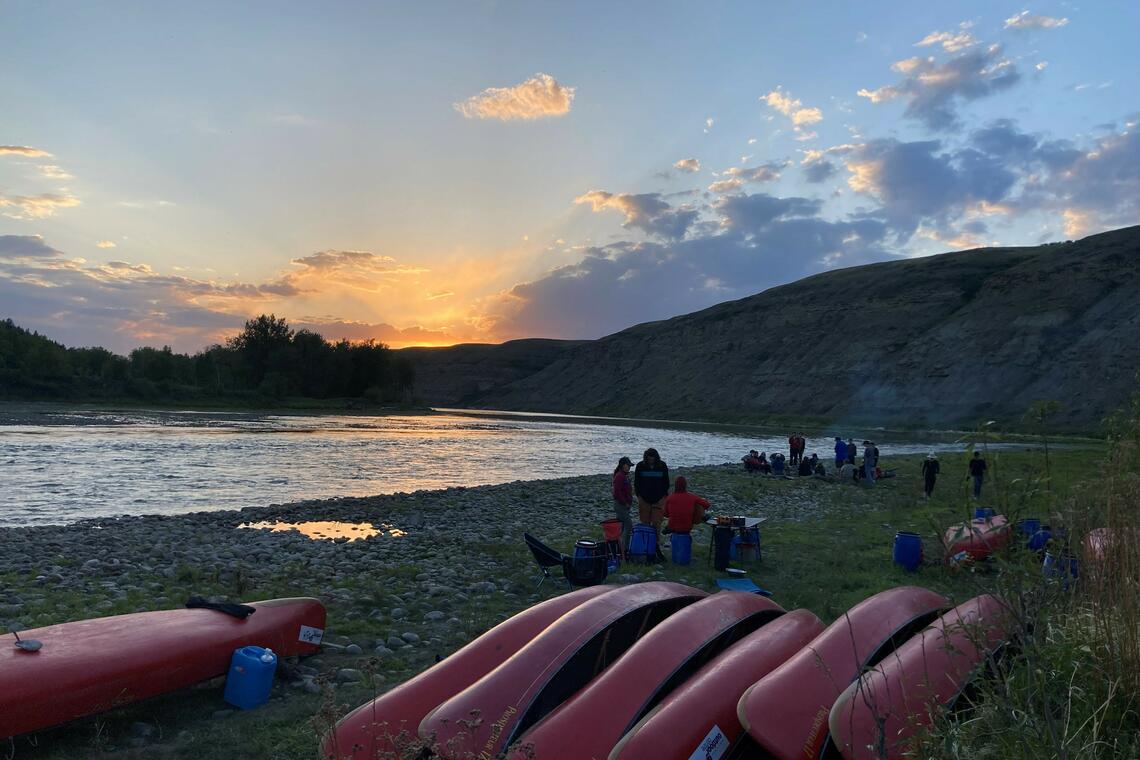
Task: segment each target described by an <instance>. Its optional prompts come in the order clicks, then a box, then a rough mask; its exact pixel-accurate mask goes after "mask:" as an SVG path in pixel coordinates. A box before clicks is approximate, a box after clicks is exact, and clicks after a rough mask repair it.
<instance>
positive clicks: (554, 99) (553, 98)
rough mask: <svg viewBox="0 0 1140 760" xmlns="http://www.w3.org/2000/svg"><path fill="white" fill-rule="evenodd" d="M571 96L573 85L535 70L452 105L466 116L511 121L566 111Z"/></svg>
mask: <svg viewBox="0 0 1140 760" xmlns="http://www.w3.org/2000/svg"><path fill="white" fill-rule="evenodd" d="M573 100H574V88H573V87H566V86H564V85H561V84H559V83H558V81H557V80H556V79H555V78H554V77H552V76H550V75H549V74H535V75H534V76H533V77H531V78H530V79H528V80H526V81H525V82H522V83H521V84H517V85H515V86H514V87H488V88H487V89H486V90H483V92H481V93H479V94H478V95H474V96H472V97H470V98H468V99H467V100H465V101H463V102H462V103H456V104H454V105H455V110H457V111H459V113H461V114H463V115H464V116H465V117H467V118H468V119H499V120H500V121H514V120H519V119H522V120H532V119H541V118H544V117H547V116H562V115H564V114H567V113H569V112H570V104H571V103H572V102H573Z"/></svg>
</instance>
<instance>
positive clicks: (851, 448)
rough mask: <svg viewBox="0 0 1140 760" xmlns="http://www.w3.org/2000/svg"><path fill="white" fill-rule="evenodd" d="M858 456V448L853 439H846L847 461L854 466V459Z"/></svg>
mask: <svg viewBox="0 0 1140 760" xmlns="http://www.w3.org/2000/svg"><path fill="white" fill-rule="evenodd" d="M858 456H859V447H858V446H856V445H855V439H854V438H848V439H847V461H848V462H850V463H851V464H855V458H856V457H858Z"/></svg>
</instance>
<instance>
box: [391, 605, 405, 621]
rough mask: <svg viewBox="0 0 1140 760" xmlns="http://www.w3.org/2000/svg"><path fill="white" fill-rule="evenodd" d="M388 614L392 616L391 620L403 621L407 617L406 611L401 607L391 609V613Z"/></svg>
mask: <svg viewBox="0 0 1140 760" xmlns="http://www.w3.org/2000/svg"><path fill="white" fill-rule="evenodd" d="M388 614H389V615H391V616H392V619H393V620H403V619H404V618H406V617H407V616H408V611H407V610H405V609H404V608H403V607H393V608H392V611H391V612H390V613H388Z"/></svg>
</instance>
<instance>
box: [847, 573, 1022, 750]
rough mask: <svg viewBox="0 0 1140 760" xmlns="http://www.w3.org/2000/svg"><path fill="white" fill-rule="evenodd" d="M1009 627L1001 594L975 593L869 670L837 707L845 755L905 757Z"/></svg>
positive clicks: (999, 643)
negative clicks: (914, 739)
mask: <svg viewBox="0 0 1140 760" xmlns="http://www.w3.org/2000/svg"><path fill="white" fill-rule="evenodd" d="M1009 627H1010V617H1009V615H1008V613H1007V611H1006V610H1005V608H1004V607H1003V606H1002V604H1001V602H1000V601H998V599H997V598H995V597H993V596H989V595H985V596H978V597H974V598H973V599H971V600H970V601H968V602H966V603H965V604H962V605H959V606H957V607H955V608H954V609H952V610H950V612H947V613H946V614H945V615H943V616H942V617H940V618H939V619H938V620H936V621H935V622H934V623H933V624H932V625H931V626H930V627H929V628H927V629H925V630H924V631H922V633H920V634H918V635H917V636H915V637H913V638H912V639H911V640H910V641H907V642H906V643H905V644H903V645H902V646H900V647H899V648H898V649H897V650H895V651H894V652H892V653H891V654H889V655H888V656H887V657H886V659H884V660H883V661H882V662H881V663H880V664H879V666H878V667H876V668H874V669H873V670H869V671H867V672H866V673H864V674H863V676H862V677H861V678H860V679H859V680H858V681H856V682H855V683H853V684H851V686H849V687H848V688H847V690H846V691H844V692H843V694H842V696H840V697H839V699H837V700H836V702H835V706H834V707H833V708H832V709H831V715H830V718H829V724H830V726H831V736H832V741H833V742H834V743H835V746H836V747H838V748H839V751H840V752H841V753H842V754H843V757H844V758H846V760H863V758H867V760H871V759H872V758H874V759H875V760H895V759H896V758H902V757H904V753H905V752H906V749H907V743H908V742H909V740H910V738H911V737H912V736H914V734H915V733H916V732H917V731H918V730H920V729H921V728H924V727H926V726H929V725H930V723H931V721H932V716H931V714H930V711H931V710H932V709H936V708H937V707H944V706H949V705H951V704H952V703H953V702H954V700H955V699H956V698H957V696H958V694H959V693H960V692H961V691H962V688H963V687H964V686H965V685H966V683H968V682H969V680H970V678H971V676H972V675H973V674H974V672H975V671H976V670H977V669H978V668H979V667H980V666H981V665H982V663H983V662H984V660H985V658H986V656H987V655H988V654H990V653H992V652H993V651H995V650H996V649H997V648H998V647H999V646H1000V645H1001V643H1002V642H1003V641H1005V639H1006V638H1007V635H1008V631H1009Z"/></svg>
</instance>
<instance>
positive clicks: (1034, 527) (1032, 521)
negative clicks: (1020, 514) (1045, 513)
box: [1017, 517, 1041, 536]
mask: <svg viewBox="0 0 1140 760" xmlns="http://www.w3.org/2000/svg"><path fill="white" fill-rule="evenodd" d="M1017 529H1018V531H1020V532H1021V533H1023V534H1025V535H1026V536H1032V535H1033V534H1034V533H1036V532H1037V531H1039V530H1041V521H1040V520H1038V519H1037V518H1036V517H1027V518H1025V519H1024V520H1018V521H1017Z"/></svg>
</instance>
